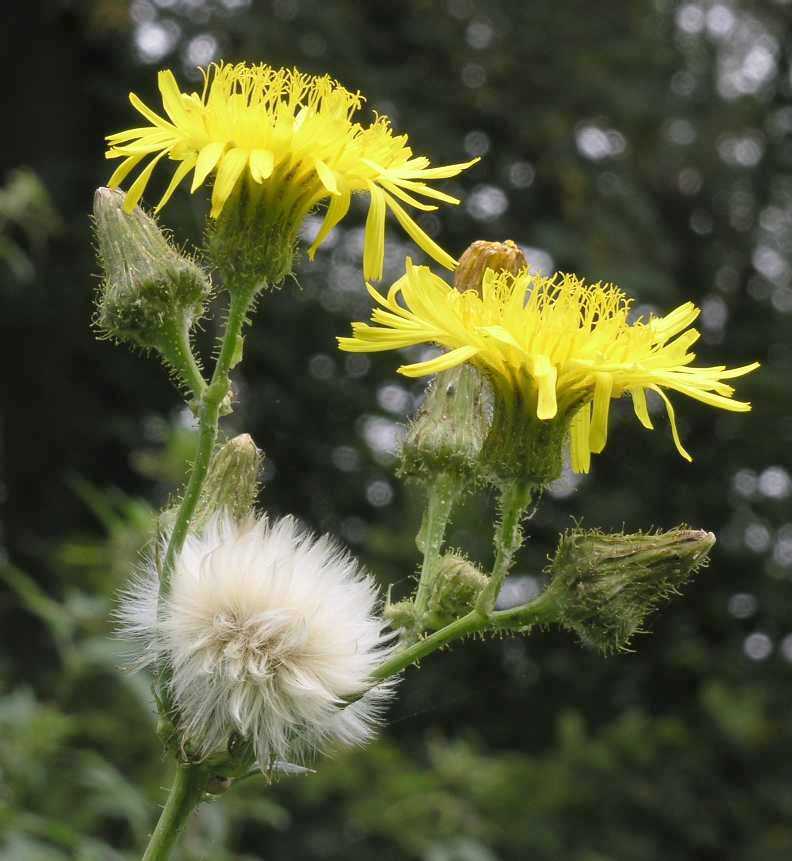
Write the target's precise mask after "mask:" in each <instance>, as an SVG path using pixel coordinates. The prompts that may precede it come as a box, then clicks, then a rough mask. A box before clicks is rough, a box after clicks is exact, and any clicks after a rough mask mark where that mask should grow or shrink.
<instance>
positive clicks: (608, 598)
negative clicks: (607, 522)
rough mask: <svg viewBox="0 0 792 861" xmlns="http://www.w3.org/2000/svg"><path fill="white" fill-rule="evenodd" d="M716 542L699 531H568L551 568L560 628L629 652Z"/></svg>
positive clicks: (597, 645) (602, 645)
mask: <svg viewBox="0 0 792 861" xmlns="http://www.w3.org/2000/svg"><path fill="white" fill-rule="evenodd" d="M714 543H715V536H714V535H713V534H712V533H711V532H704V531H702V530H695V529H682V528H678V529H671V530H669V531H668V532H657V533H646V534H645V533H641V532H638V533H634V534H630V535H625V534H616V535H608V534H605V533H601V532H597V531H591V530H584V529H571V530H568V531H567V532H565V533H564V534H563V535H562V536H561V539H560V541H559V544H558V549H557V550H556V554H555V557H554V558H553V560H552V562H551V564H550V566H549V569H548V571H549V573H550V575H551V577H552V580H551V582H550V585H549V587H548V592H549V593H550V594H551V595H552V596H553V598H554V602H555V605H556V607H557V608H558V611H559V618H560V621H561V624H562V625H564V626H565V627H567V628H570V629H572V630H574V631H575V632H576V633H577V634H578V636H579V637H580V638H581V640H583V641H584V642H586V643H590V644H591V645H593V646H594V647H595V648H597V649H599V650H600V651H602V652H604V653H609V652H613V651H617V650H620V649H624V648H626V647H627V645H628V644H629V642H630V639H631V638H632V637H633V635H634V634H636V633H638V632H639V631H640V629H641V625H642V624H643V621H644V619H645V618H646V617H647V616H648V615H649V614H650V613H651V612H652V611H653V610H654V609H655V608H656V607H657V606H658V605H659V604H660V603H661V602H662V601H664V600H666V599H668V598H670V597H671V596H673V595H676V594H678V589H679V587H680V586H681V585H682V584H683V583H685V582H686V581H687V580H688V579H689V578H690V577H691V576H692V575H693V574H695V573H696V571H698V569H699V568H701V567H703V566H705V565H706V564H707V563H708V554H709V551H710V549H711V548H712V546H713V544H714Z"/></svg>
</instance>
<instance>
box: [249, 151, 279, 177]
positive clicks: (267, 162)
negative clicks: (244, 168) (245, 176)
mask: <svg viewBox="0 0 792 861" xmlns="http://www.w3.org/2000/svg"><path fill="white" fill-rule="evenodd" d="M249 160H250V175H251V176H252V177H253V179H254V180H255V181H256V182H264V180H265V179H269V178H270V177H271V176H272V170H273V168H274V166H275V156H274V155H273V154H272V152H271V151H270V150H268V149H253V150H251V151H250V158H249Z"/></svg>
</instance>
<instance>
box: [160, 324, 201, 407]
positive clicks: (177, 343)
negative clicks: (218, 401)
mask: <svg viewBox="0 0 792 861" xmlns="http://www.w3.org/2000/svg"><path fill="white" fill-rule="evenodd" d="M159 350H160V352H161V353H162V357H163V359H165V361H166V362H167V364H168V365H169V366H170V367H171V368H172V369H173V371H174V372H175V374H176V376H177V377H178V378H179V381H180V382H181V383H183V384H184V385H185V386H186V387H187V389H188V390H189V392H190V394H191V395H192V397H193V399H194V400H195V402H196V403H200V401H201V399H202V398H203V396H204V392H205V391H206V381H205V380H204V378H203V374H202V373H201V369H200V367H199V366H198V362H197V361H196V359H195V354H194V353H193V351H192V346H191V345H190V333H189V328H188V324H187V321H186V320H170V321H168V322H167V326H166V329H165V332H164V338H163V339H162V341H161V343H160V344H159Z"/></svg>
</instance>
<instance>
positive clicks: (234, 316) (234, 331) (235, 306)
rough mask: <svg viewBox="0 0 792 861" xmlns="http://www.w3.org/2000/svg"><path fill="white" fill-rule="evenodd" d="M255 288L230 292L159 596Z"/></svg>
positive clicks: (213, 434)
mask: <svg viewBox="0 0 792 861" xmlns="http://www.w3.org/2000/svg"><path fill="white" fill-rule="evenodd" d="M256 292H257V291H256V287H255V286H253V287H250V288H248V289H235V290H234V291H233V292H232V293H231V301H230V303H229V307H228V319H227V321H226V328H225V332H224V333H223V338H222V341H221V345H220V355H219V357H218V359H217V364H216V365H215V369H214V373H213V374H212V381H211V382H210V383H209V385H208V386H207V387H206V388H205V389H204V392H203V397H202V398H201V400H200V402H199V407H198V448H197V450H196V452H195V460H194V461H193V466H192V471H191V473H190V480H189V481H188V482H187V488H186V490H185V491H184V496H183V497H182V501H181V504H180V505H179V511H178V513H177V515H176V522H175V523H174V525H173V531H172V532H171V535H170V540H169V541H168V547H167V550H166V552H165V559H164V561H163V564H162V570H161V572H160V595H166V594H167V592H168V587H169V586H170V578H171V572H172V570H173V562H174V560H175V559H176V556H177V554H178V553H179V551H180V550H181V548H182V545H183V544H184V540H185V538H186V537H187V532H188V530H189V528H190V521H191V519H192V516H193V514H194V513H195V506H196V505H197V504H198V499H199V498H200V495H201V488H202V487H203V483H204V479H205V478H206V472H207V470H208V468H209V461H210V459H211V457H212V451H213V450H214V445H215V441H216V440H217V425H218V422H219V420H220V407H221V406H222V404H223V401H224V400H225V398H226V396H227V395H228V392H229V389H230V386H231V383H230V380H229V376H228V375H229V372H230V371H231V368H232V367H234V365H235V364H236V363H237V362H238V361H239V356H240V353H241V339H242V327H243V325H244V323H245V319H246V317H247V312H248V309H249V308H250V303H251V302H252V300H253V297H254V295H255V293H256Z"/></svg>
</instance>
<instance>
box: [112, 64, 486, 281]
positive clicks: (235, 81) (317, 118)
mask: <svg viewBox="0 0 792 861" xmlns="http://www.w3.org/2000/svg"><path fill="white" fill-rule="evenodd" d="M159 90H160V94H161V96H162V104H163V108H164V112H165V116H161V115H160V114H157V113H155V112H154V111H152V110H151V109H150V108H149V107H147V106H146V105H145V104H144V103H143V102H142V101H141V100H140V99H139V98H138V97H137V96H136V95H135V94H134V93H130V94H129V99H130V101H131V102H132V105H133V106H134V107H135V109H136V110H137V111H138V112H139V113H140V114H142V115H143V117H144V118H145V119H146V120H147V121H148V122H149V123H150V125H147V126H143V127H141V128H134V129H129V130H128V131H123V132H118V133H116V134H112V135H108V137H107V142H108V149H107V152H106V156H107V158H122V159H123V161H122V162H121V164H120V165H119V166H118V168H117V169H116V170H115V172H114V173H113V175H112V176H111V177H110V180H109V182H108V185H109V186H110V187H111V188H116V187H118V186H119V185H120V184H121V183H122V182H123V181H124V180H125V179H126V177H127V176H128V175H129V174H130V173H131V171H132V170H134V169H135V168H136V167H137V166H138V164H139V163H140V162H142V161H143V160H144V159H145V158H146V157H149V156H153V157H152V158H151V159H150V160H149V162H148V164H146V166H145V167H144V168H143V169H142V170H141V171H140V173H139V174H138V175H137V178H136V179H135V180H134V182H133V183H132V184H131V185H130V187H129V189H128V191H127V193H126V208H127V210H128V211H130V212H131V211H132V209H133V208H134V207H135V205H136V204H137V203H138V201H139V200H140V198H141V196H142V194H143V192H144V190H145V188H146V185H147V184H148V181H149V179H150V178H151V174H152V172H153V170H154V168H155V167H156V165H157V163H158V162H159V161H160V160H161V159H162V158H163V156H166V155H167V156H168V158H169V159H170V160H171V161H176V162H178V164H177V166H176V169H175V171H174V173H173V178H172V180H171V182H170V184H169V185H168V187H167V189H166V191H165V193H164V194H163V196H162V198H161V199H160V201H159V203H158V204H157V207H156V210H159V209H161V208H162V207H163V206H164V205H165V203H167V201H168V200H169V198H170V197H171V195H172V194H173V192H174V191H175V189H176V188H177V186H178V185H179V184H180V183H181V182H182V181H183V180H184V179H185V178H186V177H187V176H188V174H190V173H192V184H191V186H190V191H192V192H194V191H196V189H198V188H200V187H201V186H202V185H203V184H204V183H205V182H206V180H207V178H209V177H210V176H214V186H213V189H212V210H211V215H212V217H213V218H217V217H218V216H219V215H220V213H221V212H222V210H223V207H224V206H225V204H226V202H227V201H228V199H229V197H230V195H231V193H232V191H233V190H234V188H235V186H236V184H237V182H238V181H239V180H240V178H241V177H247V178H249V179H250V181H252V182H253V183H256V184H258V185H259V186H264V188H265V189H266V191H267V192H268V195H267V198H266V200H267V201H268V203H269V204H270V205H277V206H278V207H280V208H282V209H285V210H287V211H288V213H289V215H290V216H291V217H292V218H295V219H299V220H300V221H301V220H302V218H304V217H305V215H306V214H307V213H308V212H310V211H311V210H312V209H313V208H314V207H315V206H316V205H317V204H318V203H319V202H320V201H322V200H326V199H329V204H328V207H327V211H326V213H325V217H324V222H323V223H322V225H321V228H320V230H319V233H318V234H317V236H316V238H315V240H314V242H313V244H312V245H311V247H310V249H309V251H308V256H309V257H310V258H311V259H313V256H314V254H315V253H316V250H317V248H318V247H319V245H321V243H322V242H323V241H324V240H325V238H326V237H327V235H328V233H329V232H330V231H331V230H332V228H333V227H334V226H335V225H336V224H337V223H338V222H339V221H340V220H341V219H342V218H343V217H344V216H345V215H346V213H347V211H348V210H349V206H350V199H351V196H352V194H354V193H355V192H365V193H367V194H368V195H369V196H370V205H369V213H368V218H367V220H366V232H365V246H364V256H363V265H364V273H365V277H366V278H371V279H378V278H381V277H382V264H383V257H384V239H385V215H386V210H388V209H389V210H390V211H391V212H392V213H393V215H394V216H395V218H396V220H397V221H398V222H399V223H400V224H401V226H402V228H403V229H404V230H405V232H406V233H407V234H408V235H409V236H410V237H411V238H412V239H413V241H414V242H415V243H416V244H417V245H418V246H420V247H421V248H422V249H423V250H424V251H425V252H426V253H427V254H429V256H430V257H432V258H434V259H435V260H436V261H437V262H438V263H441V264H442V265H443V266H446V267H447V268H449V269H450V268H453V267H454V265H455V261H454V259H453V258H452V257H451V256H450V255H449V254H447V253H446V252H445V251H444V250H443V249H442V248H441V247H440V246H439V245H437V243H436V242H434V241H433V240H432V239H431V238H430V237H429V236H428V235H427V234H426V233H425V232H424V231H423V230H422V229H421V228H420V227H419V226H418V224H417V223H416V222H415V221H414V220H413V218H412V217H411V216H410V215H409V214H408V213H407V210H406V209H405V208H404V207H403V206H402V204H408V205H409V206H412V207H414V208H416V209H419V210H433V209H436V208H437V207H436V206H435V205H434V204H433V203H431V201H441V202H444V203H459V201H458V200H457V199H456V198H454V197H451V196H450V195H447V194H445V193H444V192H442V191H438V190H437V189H435V188H432V186H431V185H429V184H428V183H429V182H430V181H431V180H436V179H445V178H447V177H452V176H456V175H457V174H458V173H460V171H462V170H464V169H465V168H467V167H470V166H471V165H472V164H474V163H475V162H476V161H478V159H474V160H473V161H469V162H466V163H464V164H451V165H446V166H444V167H429V160H428V159H427V158H423V157H414V156H413V154H412V150H411V149H410V147H409V146H407V135H398V136H397V135H394V134H393V131H392V129H391V127H390V122H389V121H388V119H387V117H383V116H376V117H375V119H374V121H373V122H372V123H371V124H370V125H367V126H364V125H361V124H360V123H359V122H356V121H354V120H353V116H354V114H355V113H356V112H357V111H358V110H359V109H360V107H361V105H362V103H363V98H362V97H361V96H360V94H359V93H351V92H349V91H348V90H346V89H344V87H342V86H341V85H340V84H338V83H337V82H335V81H333V80H332V79H331V78H329V77H327V76H325V77H314V76H311V75H304V74H302V73H301V72H299V71H297V70H296V69H274V68H272V67H270V66H266V65H258V66H248V65H247V64H245V63H239V64H237V65H224V64H222V63H220V64H217V65H212V66H210V67H209V68H208V69H207V70H205V71H204V86H203V92H202V93H201V94H200V95H199V94H198V93H189V94H187V93H183V92H181V90H180V89H179V86H178V84H177V83H176V79H175V77H174V76H173V73H172V72H171V71H170V70H166V71H163V72H160V73H159ZM422 198H423V199H422ZM426 200H429V201H430V203H427V202H426Z"/></svg>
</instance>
